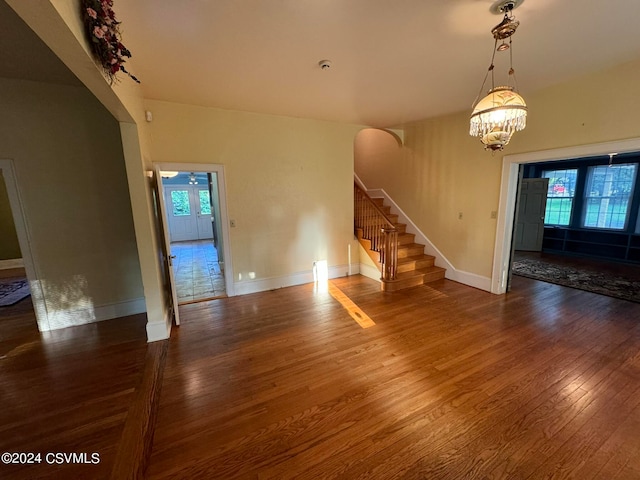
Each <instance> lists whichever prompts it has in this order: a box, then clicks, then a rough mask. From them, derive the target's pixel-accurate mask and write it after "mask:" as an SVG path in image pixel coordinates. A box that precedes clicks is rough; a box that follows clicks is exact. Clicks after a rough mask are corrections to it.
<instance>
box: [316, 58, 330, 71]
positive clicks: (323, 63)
mask: <svg viewBox="0 0 640 480" xmlns="http://www.w3.org/2000/svg"><path fill="white" fill-rule="evenodd" d="M318 65H319V66H320V68H321V69H322V70H329V69H330V68H331V60H320V61H319V62H318Z"/></svg>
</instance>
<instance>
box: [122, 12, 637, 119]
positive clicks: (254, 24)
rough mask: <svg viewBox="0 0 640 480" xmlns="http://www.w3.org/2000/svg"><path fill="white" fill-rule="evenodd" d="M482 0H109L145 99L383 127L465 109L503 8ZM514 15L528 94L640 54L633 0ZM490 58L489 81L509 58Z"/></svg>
mask: <svg viewBox="0 0 640 480" xmlns="http://www.w3.org/2000/svg"><path fill="white" fill-rule="evenodd" d="M492 3H493V2H492V0H448V1H437V0H400V1H398V0H395V1H393V0H269V1H265V0H181V1H177V0H176V1H169V0H160V1H159V0H116V1H115V6H114V9H115V11H116V15H117V16H118V18H119V19H120V20H121V21H122V22H123V24H122V31H123V41H124V44H125V45H126V46H127V48H129V49H130V50H131V51H132V53H133V55H134V58H133V59H132V64H131V67H132V68H133V67H134V66H135V72H134V73H135V74H136V75H137V76H138V78H140V79H141V80H142V88H143V90H144V93H145V97H147V98H152V99H160V100H167V101H172V102H180V103H187V104H196V105H205V106H214V107H222V108H228V109H236V110H247V111H253V112H264V113H272V114H283V115H290V116H296V117H310V118H318V119H326V120H334V121H341V122H351V123H359V124H369V125H374V126H394V125H398V124H401V123H403V122H407V121H412V120H418V119H423V118H428V117H433V116H437V115H441V114H446V113H450V112H455V111H462V110H466V109H469V110H470V109H471V105H472V103H473V101H474V99H475V98H476V96H477V95H478V91H479V89H480V85H481V84H482V80H483V78H484V74H485V72H486V70H487V67H488V65H489V61H490V58H491V53H492V48H493V37H492V36H491V33H490V30H491V28H492V27H493V26H495V25H496V24H497V23H499V22H500V21H501V19H502V17H501V16H500V15H494V14H492V13H491V12H490V8H491V6H492ZM514 14H515V17H516V19H517V20H519V21H520V27H519V28H518V31H517V33H516V34H515V35H514V37H513V45H514V47H513V54H514V67H515V69H516V76H517V80H518V86H519V90H520V92H521V93H522V94H523V96H524V97H525V99H526V95H527V92H531V91H534V90H536V89H539V88H542V87H545V86H549V85H551V84H554V83H558V82H562V81H565V80H568V79H570V78H572V77H574V76H579V75H582V74H585V73H587V72H590V71H595V70H600V69H603V68H607V67H610V66H612V65H615V64H618V63H623V62H626V61H629V60H632V59H635V58H640V34H639V33H638V32H639V27H638V19H640V1H638V0H609V1H607V2H603V1H591V0H562V1H560V0H525V1H524V2H522V3H521V4H520V5H519V6H518V8H516V10H515V11H514ZM506 55H507V54H503V55H502V56H503V57H505V56H506ZM323 59H329V60H331V61H332V62H333V64H332V67H331V68H330V69H329V70H328V71H327V70H324V71H323V70H321V69H320V67H319V66H318V61H320V60H323ZM498 60H499V61H498V62H496V74H499V75H500V76H498V77H497V78H496V83H497V84H500V83H504V80H503V81H502V82H501V81H500V78H503V79H506V76H507V75H506V72H507V70H508V67H507V63H506V61H502V60H506V58H503V59H498ZM133 62H135V63H133ZM501 67H502V68H501Z"/></svg>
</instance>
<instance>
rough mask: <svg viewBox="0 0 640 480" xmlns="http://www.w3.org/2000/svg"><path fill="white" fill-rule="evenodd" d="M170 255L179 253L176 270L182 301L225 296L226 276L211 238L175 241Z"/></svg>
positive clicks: (180, 300)
mask: <svg viewBox="0 0 640 480" xmlns="http://www.w3.org/2000/svg"><path fill="white" fill-rule="evenodd" d="M171 254H172V255H175V256H176V258H175V259H174V261H173V272H174V274H175V277H176V289H177V293H178V303H179V304H183V303H189V302H194V301H198V300H205V299H210V298H214V297H224V296H226V290H225V284H224V275H223V273H222V270H221V269H220V264H219V263H218V251H217V250H216V247H214V246H213V241H212V240H196V241H190V242H174V243H172V244H171Z"/></svg>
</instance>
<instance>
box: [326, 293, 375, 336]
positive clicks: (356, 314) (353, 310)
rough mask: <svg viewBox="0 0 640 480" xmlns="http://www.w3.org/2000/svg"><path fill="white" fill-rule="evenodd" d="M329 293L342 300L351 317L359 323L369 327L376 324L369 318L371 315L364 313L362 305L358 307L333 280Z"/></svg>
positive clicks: (363, 326)
mask: <svg viewBox="0 0 640 480" xmlns="http://www.w3.org/2000/svg"><path fill="white" fill-rule="evenodd" d="M328 286H329V293H330V294H331V296H332V297H333V298H334V299H336V300H337V301H338V302H340V305H342V306H343V307H344V309H345V310H346V311H347V312H349V315H350V316H351V318H353V319H354V320H355V321H356V322H357V323H358V325H360V326H361V327H362V328H369V327H373V326H374V325H375V322H374V321H373V320H371V318H369V316H368V315H367V314H366V313H364V312H363V311H362V310H361V309H360V307H358V306H357V305H356V304H355V303H353V302H352V301H351V299H350V298H349V297H348V296H347V295H345V294H344V293H343V292H342V290H340V289H339V288H338V287H336V286H335V285H334V284H333V283H332V282H328Z"/></svg>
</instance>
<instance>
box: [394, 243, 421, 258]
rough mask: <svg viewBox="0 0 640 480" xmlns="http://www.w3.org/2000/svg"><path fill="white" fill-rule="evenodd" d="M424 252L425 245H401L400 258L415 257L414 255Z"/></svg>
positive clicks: (399, 249)
mask: <svg viewBox="0 0 640 480" xmlns="http://www.w3.org/2000/svg"><path fill="white" fill-rule="evenodd" d="M423 253H424V246H423V245H418V246H417V247H399V248H398V258H407V257H413V256H414V255H420V254H423Z"/></svg>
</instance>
